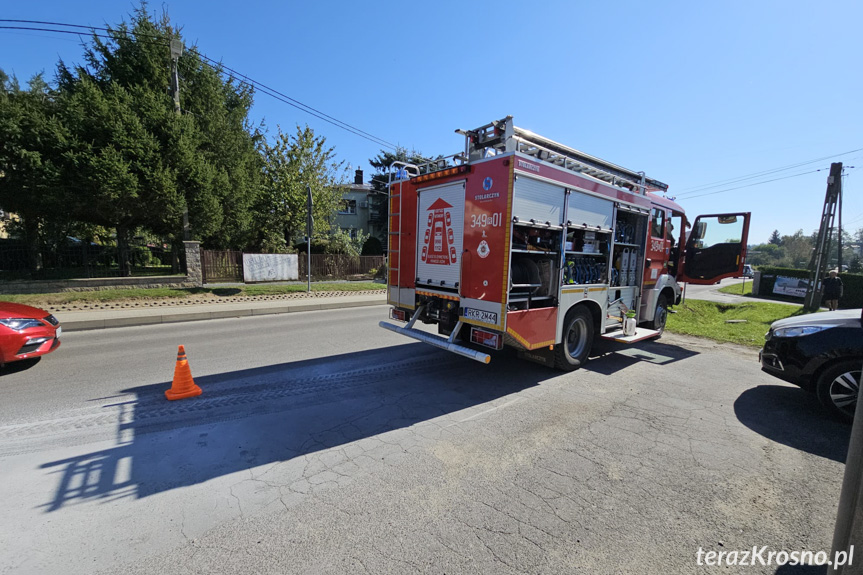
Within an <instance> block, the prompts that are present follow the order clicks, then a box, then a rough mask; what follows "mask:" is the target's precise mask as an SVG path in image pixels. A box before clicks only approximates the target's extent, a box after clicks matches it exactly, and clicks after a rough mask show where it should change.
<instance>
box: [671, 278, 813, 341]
mask: <svg viewBox="0 0 863 575" xmlns="http://www.w3.org/2000/svg"><path fill="white" fill-rule="evenodd" d="M738 289H740V287H739V286H738ZM675 311H676V312H677V313H674V314H669V316H668V324H667V325H666V329H668V331H670V332H673V333H681V334H686V335H696V336H699V337H707V338H710V339H713V340H716V341H723V342H729V343H736V344H739V345H746V346H750V347H761V346H762V345H763V344H764V334H765V333H767V330H768V329H770V324H771V323H773V322H774V321H776V320H778V319H782V318H786V317H791V316H795V315H801V314H803V313H805V312H804V311H803V309H802V308H798V307H792V306H788V305H783V304H778V303H763V302H752V303H748V302H747V303H741V304H724V303H717V302H712V301H701V300H687V301H686V302H685V303H684V304H682V305H679V306H676V307H675ZM728 320H745V321H742V322H731V323H728Z"/></svg>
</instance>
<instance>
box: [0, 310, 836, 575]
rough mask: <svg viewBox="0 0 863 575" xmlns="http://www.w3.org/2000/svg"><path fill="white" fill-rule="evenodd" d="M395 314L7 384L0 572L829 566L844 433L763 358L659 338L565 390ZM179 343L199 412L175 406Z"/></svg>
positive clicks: (283, 325)
mask: <svg viewBox="0 0 863 575" xmlns="http://www.w3.org/2000/svg"><path fill="white" fill-rule="evenodd" d="M385 314H386V308H385V307H383V306H381V307H370V308H358V309H350V310H344V311H332V312H309V313H296V314H288V315H284V316H262V317H251V318H237V319H225V320H213V321H202V322H192V323H186V324H175V325H170V326H144V327H135V328H118V329H111V330H104V331H94V332H77V333H71V334H67V336H66V337H65V338H64V343H63V346H62V347H61V348H60V349H59V350H58V351H57V352H56V353H54V354H52V355H50V356H47V357H46V358H45V359H44V360H43V361H42V362H40V363H39V364H37V365H35V366H34V367H32V368H31V369H28V370H25V371H21V372H19V373H10V374H7V375H4V376H2V377H0V469H3V481H2V482H0V515H2V517H3V518H4V520H3V522H2V523H0V573H48V574H51V573H64V574H65V573H72V574H74V573H98V572H104V573H118V572H124V573H180V572H182V573H238V574H239V573H363V572H368V573H375V574H377V573H410V572H422V573H450V574H451V573H540V572H541V573H576V572H578V573H582V572H586V573H657V574H659V573H662V574H666V573H699V572H703V573H715V572H729V570H728V569H726V568H724V567H723V568H717V567H706V566H704V567H699V566H698V565H696V554H697V552H698V549H699V547H701V548H703V549H704V550H715V551H721V550H734V549H741V550H742V549H751V548H752V547H753V546H754V545H757V546H762V545H766V546H768V548H770V549H774V550H777V551H778V550H787V551H791V550H800V549H805V550H813V551H819V550H827V551H829V549H830V542H831V537H832V531H833V523H834V520H835V514H836V505H837V501H838V495H839V489H840V485H841V480H842V473H843V464H842V463H841V462H842V461H844V456H845V452H846V450H847V441H848V433H849V428H848V427H847V426H844V425H841V424H838V423H835V422H833V421H832V420H830V419H828V418H826V417H825V415H824V414H823V412H822V411H821V410H820V409H819V408H818V407H817V406H816V405H815V402H814V400H813V398H811V397H810V396H808V395H807V394H806V393H804V392H802V391H800V390H798V389H796V388H793V387H792V386H788V385H785V384H783V383H781V382H779V381H778V380H775V379H773V378H771V377H769V376H767V375H765V374H763V373H761V372H760V371H759V370H758V364H757V363H756V352H754V351H752V350H748V349H741V348H736V347H732V346H720V345H717V344H713V343H710V342H706V341H703V340H697V339H691V338H682V337H674V336H666V337H664V338H663V339H662V340H660V341H658V342H653V343H647V344H643V345H640V346H639V347H637V348H625V347H620V348H607V349H605V350H604V352H603V354H602V355H600V356H598V357H595V358H594V359H593V360H592V361H591V362H589V364H588V365H587V366H586V367H585V368H583V369H581V370H579V371H576V372H573V373H569V374H560V373H558V372H555V371H551V370H549V369H547V368H544V367H541V366H537V365H534V364H530V363H525V362H522V361H520V360H518V359H516V358H514V357H510V356H500V357H495V358H494V359H493V360H492V363H491V365H489V366H484V365H481V364H478V363H475V362H472V361H470V360H467V359H463V358H460V357H457V356H453V355H451V354H447V353H446V352H442V351H439V350H436V349H433V348H430V347H428V346H425V345H423V344H419V343H412V342H410V341H409V340H405V339H404V338H402V337H401V336H398V335H396V334H393V333H391V332H388V331H385V330H382V329H380V328H379V327H377V321H378V320H380V319H382V318H383V317H385ZM178 344H184V345H185V347H186V351H187V355H188V357H189V362H190V365H191V368H192V373H193V375H194V376H195V379H196V381H197V383H198V384H199V385H200V386H201V387H202V388H203V389H204V394H203V395H202V396H201V397H200V398H196V399H191V400H184V401H180V402H167V401H166V400H165V399H164V395H163V392H164V390H165V389H166V388H167V387H168V382H169V380H170V378H171V375H172V372H173V367H174V359H175V354H176V346H177V345H178ZM731 572H734V570H731ZM741 572H745V573H775V572H777V570H776V567H775V566H772V567H766V566H761V567H749V568H746V569H745V570H742V571H741Z"/></svg>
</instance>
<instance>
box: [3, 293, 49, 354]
mask: <svg viewBox="0 0 863 575" xmlns="http://www.w3.org/2000/svg"><path fill="white" fill-rule="evenodd" d="M62 331H63V330H62V328H61V327H60V322H59V321H58V320H57V318H56V317H54V316H53V315H51V314H50V313H48V312H47V311H45V310H43V309H39V308H37V307H31V306H29V305H22V304H18V303H9V302H5V301H2V302H0V365H4V364H7V363H11V362H13V361H20V360H22V359H31V358H36V357H39V356H40V355H45V354H46V353H50V352H52V351H54V350H55V349H57V348H58V347H60V333H61V332H62Z"/></svg>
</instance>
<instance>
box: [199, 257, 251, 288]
mask: <svg viewBox="0 0 863 575" xmlns="http://www.w3.org/2000/svg"><path fill="white" fill-rule="evenodd" d="M201 274H202V276H203V280H204V283H205V284H206V283H225V282H242V281H243V252H241V251H235V250H202V251H201Z"/></svg>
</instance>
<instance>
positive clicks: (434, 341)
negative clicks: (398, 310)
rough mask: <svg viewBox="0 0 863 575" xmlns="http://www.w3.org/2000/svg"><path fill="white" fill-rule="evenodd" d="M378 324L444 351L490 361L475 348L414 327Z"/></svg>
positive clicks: (484, 361)
mask: <svg viewBox="0 0 863 575" xmlns="http://www.w3.org/2000/svg"><path fill="white" fill-rule="evenodd" d="M378 325H380V326H381V327H382V328H384V329H388V330H390V331H394V332H396V333H398V334H401V335H404V336H407V337H410V338H413V339H415V340H417V341H421V342H423V343H427V344H429V345H433V346H435V347H439V348H441V349H445V350H446V351H451V352H453V353H457V354H458V355H462V356H464V357H466V358H468V359H472V360H474V361H478V362H480V363H488V362H490V361H491V356H490V355H488V354H487V353H483V352H481V351H476V350H475V349H471V348H469V347H465V346H463V345H459V344H457V343H453V342H451V341H449V340H448V339H446V338H443V337H440V336H437V335H433V334H430V333H427V332H424V331H421V330H418V329H414V328H412V327H399V326H397V325H393V324H391V323H387V322H385V321H382V322H380V323H379V324H378Z"/></svg>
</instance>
